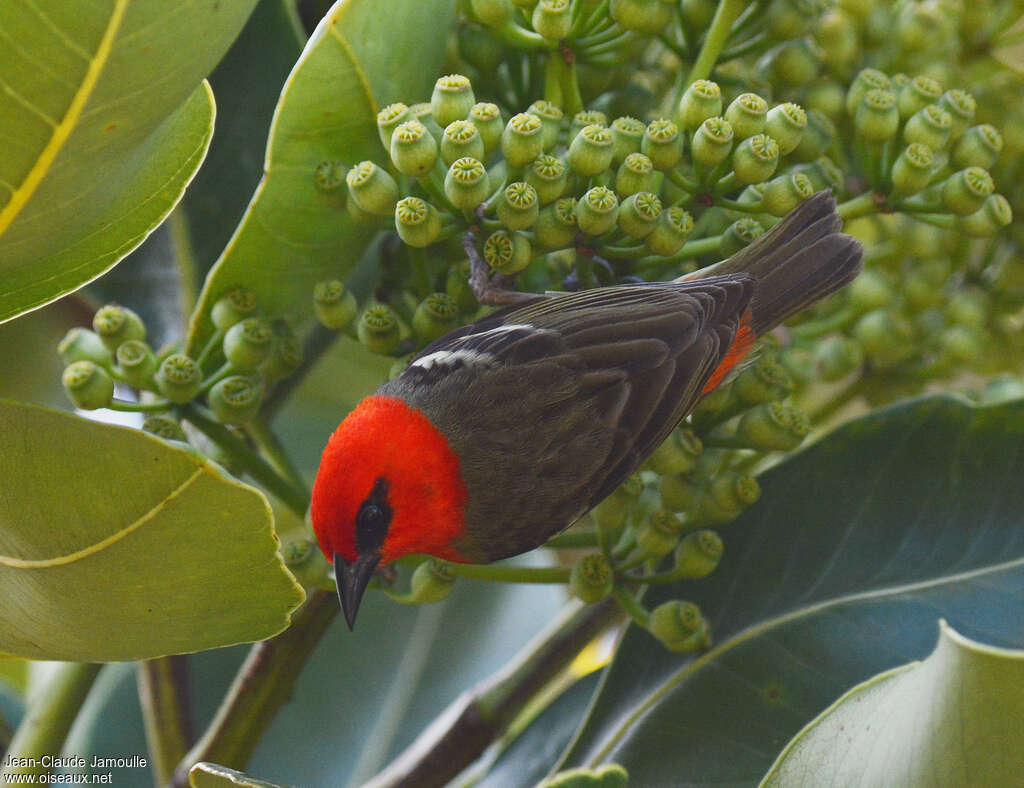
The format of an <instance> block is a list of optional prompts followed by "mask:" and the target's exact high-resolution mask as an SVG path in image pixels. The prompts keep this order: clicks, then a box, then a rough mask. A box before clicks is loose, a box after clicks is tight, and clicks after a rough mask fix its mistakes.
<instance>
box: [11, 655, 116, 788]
mask: <svg viewBox="0 0 1024 788" xmlns="http://www.w3.org/2000/svg"><path fill="white" fill-rule="evenodd" d="M101 667H103V666H102V665H99V664H91V663H82V662H67V663H63V664H61V665H59V666H58V667H57V669H56V670H55V672H54V673H53V676H52V677H51V678H50V680H49V681H48V682H47V683H46V685H45V686H41V687H38V688H37V690H36V692H34V693H33V695H32V697H30V698H29V704H28V711H27V712H26V713H25V718H24V719H23V720H22V721H21V724H20V725H19V726H18V730H16V731H15V732H14V738H13V739H11V744H10V746H9V747H8V748H7V757H6V758H5V759H4V761H3V764H4V765H3V767H2V768H0V784H2V785H6V784H8V783H12V782H14V775H16V774H24V775H37V776H42V775H44V774H47V773H48V772H49V771H50V770H49V769H48V768H46V767H45V766H42V765H38V766H27V767H22V766H13V765H12V766H8V765H7V764H9V763H16V762H17V761H12V760H11V759H12V758H27V759H30V762H33V763H39V761H40V760H41V759H42V757H43V756H44V755H56V754H58V753H59V752H60V751H61V749H62V748H63V747H64V740H65V739H66V738H67V735H68V731H69V730H70V729H71V723H73V722H74V721H75V717H77V716H78V710H79V709H80V708H81V707H82V703H83V702H84V701H85V698H86V696H87V695H88V694H89V690H90V689H91V688H92V684H93V682H94V681H95V680H96V676H97V675H98V674H99V672H100V668H101Z"/></svg>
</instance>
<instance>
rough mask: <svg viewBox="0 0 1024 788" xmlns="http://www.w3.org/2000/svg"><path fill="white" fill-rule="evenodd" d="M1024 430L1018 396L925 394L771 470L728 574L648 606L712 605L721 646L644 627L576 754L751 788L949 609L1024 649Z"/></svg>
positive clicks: (1002, 642) (922, 646)
mask: <svg viewBox="0 0 1024 788" xmlns="http://www.w3.org/2000/svg"><path fill="white" fill-rule="evenodd" d="M1022 440H1024V402H1022V401H1016V402H1013V403H1010V404H1005V405H1001V406H996V407H988V408H975V407H972V406H971V405H969V404H967V403H966V402H965V401H963V400H960V399H954V398H950V397H932V398H924V399H919V400H913V401H909V402H907V403H905V404H902V405H899V406H896V407H892V408H888V409H885V410H883V411H879V412H877V413H875V414H872V415H869V416H867V417H865V418H862V419H859V420H857V421H854V422H851V423H849V424H847V425H845V426H843V427H841V428H840V429H838V430H837V431H835V432H834V433H832V434H831V435H829V436H827V437H825V438H824V439H822V440H821V441H820V442H819V443H817V444H815V445H813V446H811V447H809V448H808V449H806V450H805V451H803V452H801V453H799V454H797V455H795V456H793V457H791V458H789V459H788V460H786V461H785V462H783V463H780V464H779V465H777V466H775V467H774V468H772V469H771V470H769V471H768V472H766V473H765V474H763V475H762V477H761V478H760V482H761V486H762V490H763V495H762V497H761V500H760V501H759V502H758V503H757V504H756V505H755V506H754V507H752V508H751V509H750V510H748V512H746V513H745V514H744V515H743V516H741V517H740V519H739V520H737V521H736V522H734V523H732V524H730V525H728V526H726V527H725V528H724V529H723V534H722V536H723V539H724V541H725V555H724V557H723V560H722V563H721V565H720V566H719V568H718V570H717V571H716V572H715V573H714V574H713V575H711V576H710V577H709V578H707V579H705V580H702V581H699V582H691V583H680V584H677V585H675V586H672V587H668V588H657V589H652V590H651V593H650V594H648V598H647V599H645V603H646V604H647V605H648V606H651V607H653V606H654V605H656V604H658V603H660V602H662V601H664V600H665V599H669V598H682V599H690V600H692V601H694V602H696V603H697V604H699V605H700V607H701V609H702V611H703V612H704V615H705V616H706V617H707V618H708V620H709V621H710V624H711V630H712V634H713V638H714V645H713V647H712V648H711V650H709V651H708V652H706V653H704V654H700V655H696V656H691V657H684V656H680V655H677V654H673V653H671V652H668V651H667V650H665V649H664V648H662V647H661V646H660V645H659V644H657V643H656V642H655V641H654V640H653V639H652V638H651V636H650V635H649V634H648V633H647V632H645V631H642V630H639V629H637V628H636V627H631V628H630V630H629V632H628V633H627V635H626V637H625V639H624V641H623V643H622V646H621V647H620V649H619V651H618V653H617V654H616V657H615V659H614V661H613V663H612V665H611V667H610V668H609V670H608V672H607V674H606V676H605V679H604V682H603V686H602V689H601V691H600V692H599V694H598V697H597V699H596V702H595V705H594V708H593V709H592V710H591V713H590V716H589V718H588V720H587V721H586V722H585V724H584V725H583V727H582V728H581V730H580V731H579V733H578V736H577V739H576V741H575V743H574V745H573V746H572V748H571V749H570V750H569V752H568V754H567V757H566V765H567V766H575V765H586V764H593V763H600V762H604V761H616V762H618V763H621V764H622V765H623V766H625V767H626V768H627V770H628V771H629V772H630V775H631V776H632V778H633V779H634V780H635V781H636V782H637V784H639V785H651V784H663V783H665V782H666V781H671V779H675V778H678V776H679V775H686V781H687V784H690V785H712V784H718V785H721V784H726V783H727V784H734V785H752V784H756V783H757V781H758V780H759V779H760V778H761V776H762V775H764V773H765V772H766V771H767V770H768V768H769V767H770V766H771V764H772V762H774V760H775V758H776V756H777V755H778V753H779V751H780V750H781V749H782V747H783V746H784V745H785V743H786V742H787V741H789V740H790V739H791V738H792V737H793V736H794V735H795V734H796V733H797V731H799V730H800V729H801V728H802V727H803V726H804V725H805V724H806V723H807V722H808V721H810V720H811V719H813V718H814V717H815V716H817V715H818V714H819V713H821V711H822V710H823V709H825V708H826V707H828V706H829V705H830V704H831V703H832V702H833V701H835V699H836V698H838V697H839V696H840V695H841V694H842V693H843V692H845V691H846V690H847V689H849V688H850V687H851V686H853V685H854V684H856V683H858V682H861V681H864V680H865V679H867V678H869V677H870V676H873V675H875V674H877V673H878V672H880V671H883V670H887V669H889V668H892V667H894V666H896V665H900V664H904V663H906V662H907V661H909V660H913V659H920V658H922V657H924V656H925V655H926V654H927V653H928V652H929V651H930V650H931V647H932V644H933V642H934V631H935V630H934V627H935V621H936V620H937V619H939V618H940V617H942V618H946V619H947V620H949V622H950V623H951V625H953V626H955V627H956V628H957V630H958V631H960V632H964V633H965V634H966V635H968V636H970V637H973V638H976V639H979V640H982V641H985V642H989V643H993V644H995V645H998V646H1002V647H1007V648H1012V647H1021V646H1024V631H1022V630H1021V627H1020V599H1021V597H1022V596H1024V529H1021V527H1020V512H1021V511H1022V510H1024V487H1022V486H1021V485H1020V484H1019V482H1018V480H1019V479H1020V478H1021V476H1022V474H1024V452H1022V451H1021V446H1022ZM668 775H672V776H673V777H672V778H670V777H669V776H668Z"/></svg>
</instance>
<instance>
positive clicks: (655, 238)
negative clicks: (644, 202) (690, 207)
mask: <svg viewBox="0 0 1024 788" xmlns="http://www.w3.org/2000/svg"><path fill="white" fill-rule="evenodd" d="M692 232H693V217H692V216H690V214H689V213H687V212H686V211H684V210H683V209H682V208H680V207H679V206H678V205H673V206H671V207H670V208H668V209H667V210H664V211H662V212H661V216H659V217H658V223H657V224H656V225H655V227H654V229H653V230H652V231H651V234H650V235H648V236H647V238H646V240H645V241H644V245H645V246H646V247H647V248H648V249H649V250H650V251H651V253H652V254H657V255H661V256H663V257H671V256H672V255H674V254H675V253H676V252H678V251H679V250H680V249H682V248H683V244H684V243H686V239H687V237H688V236H689V235H690V233H692Z"/></svg>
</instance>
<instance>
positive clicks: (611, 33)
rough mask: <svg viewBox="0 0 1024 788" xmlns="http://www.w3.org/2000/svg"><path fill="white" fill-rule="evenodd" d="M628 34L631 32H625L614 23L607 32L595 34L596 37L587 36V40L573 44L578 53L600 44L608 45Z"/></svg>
mask: <svg viewBox="0 0 1024 788" xmlns="http://www.w3.org/2000/svg"><path fill="white" fill-rule="evenodd" d="M627 32H629V31H627V30H623V28H622V27H621V26H620V25H619V24H618V23H614V24H612V25H610V26H609V27H608V28H606V29H605V30H602V31H601V32H600V33H595V34H594V35H592V36H587V37H586V38H577V39H576V41H575V42H573V49H575V50H576V51H577V52H581V51H582V50H584V49H590V47H593V46H597V45H598V44H606V43H608V42H609V41H612V40H613V39H616V38H621V37H622V36H624V35H625V34H626V33H627Z"/></svg>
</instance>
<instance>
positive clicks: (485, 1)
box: [470, 0, 516, 27]
mask: <svg viewBox="0 0 1024 788" xmlns="http://www.w3.org/2000/svg"><path fill="white" fill-rule="evenodd" d="M470 7H471V8H472V9H473V15H474V16H475V17H476V18H477V19H479V20H480V21H481V22H482V23H483V24H485V25H487V26H488V27H502V26H503V25H505V24H507V23H509V22H511V21H512V18H513V16H514V15H515V12H516V9H515V6H514V5H512V3H511V2H509V0H471V2H470Z"/></svg>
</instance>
